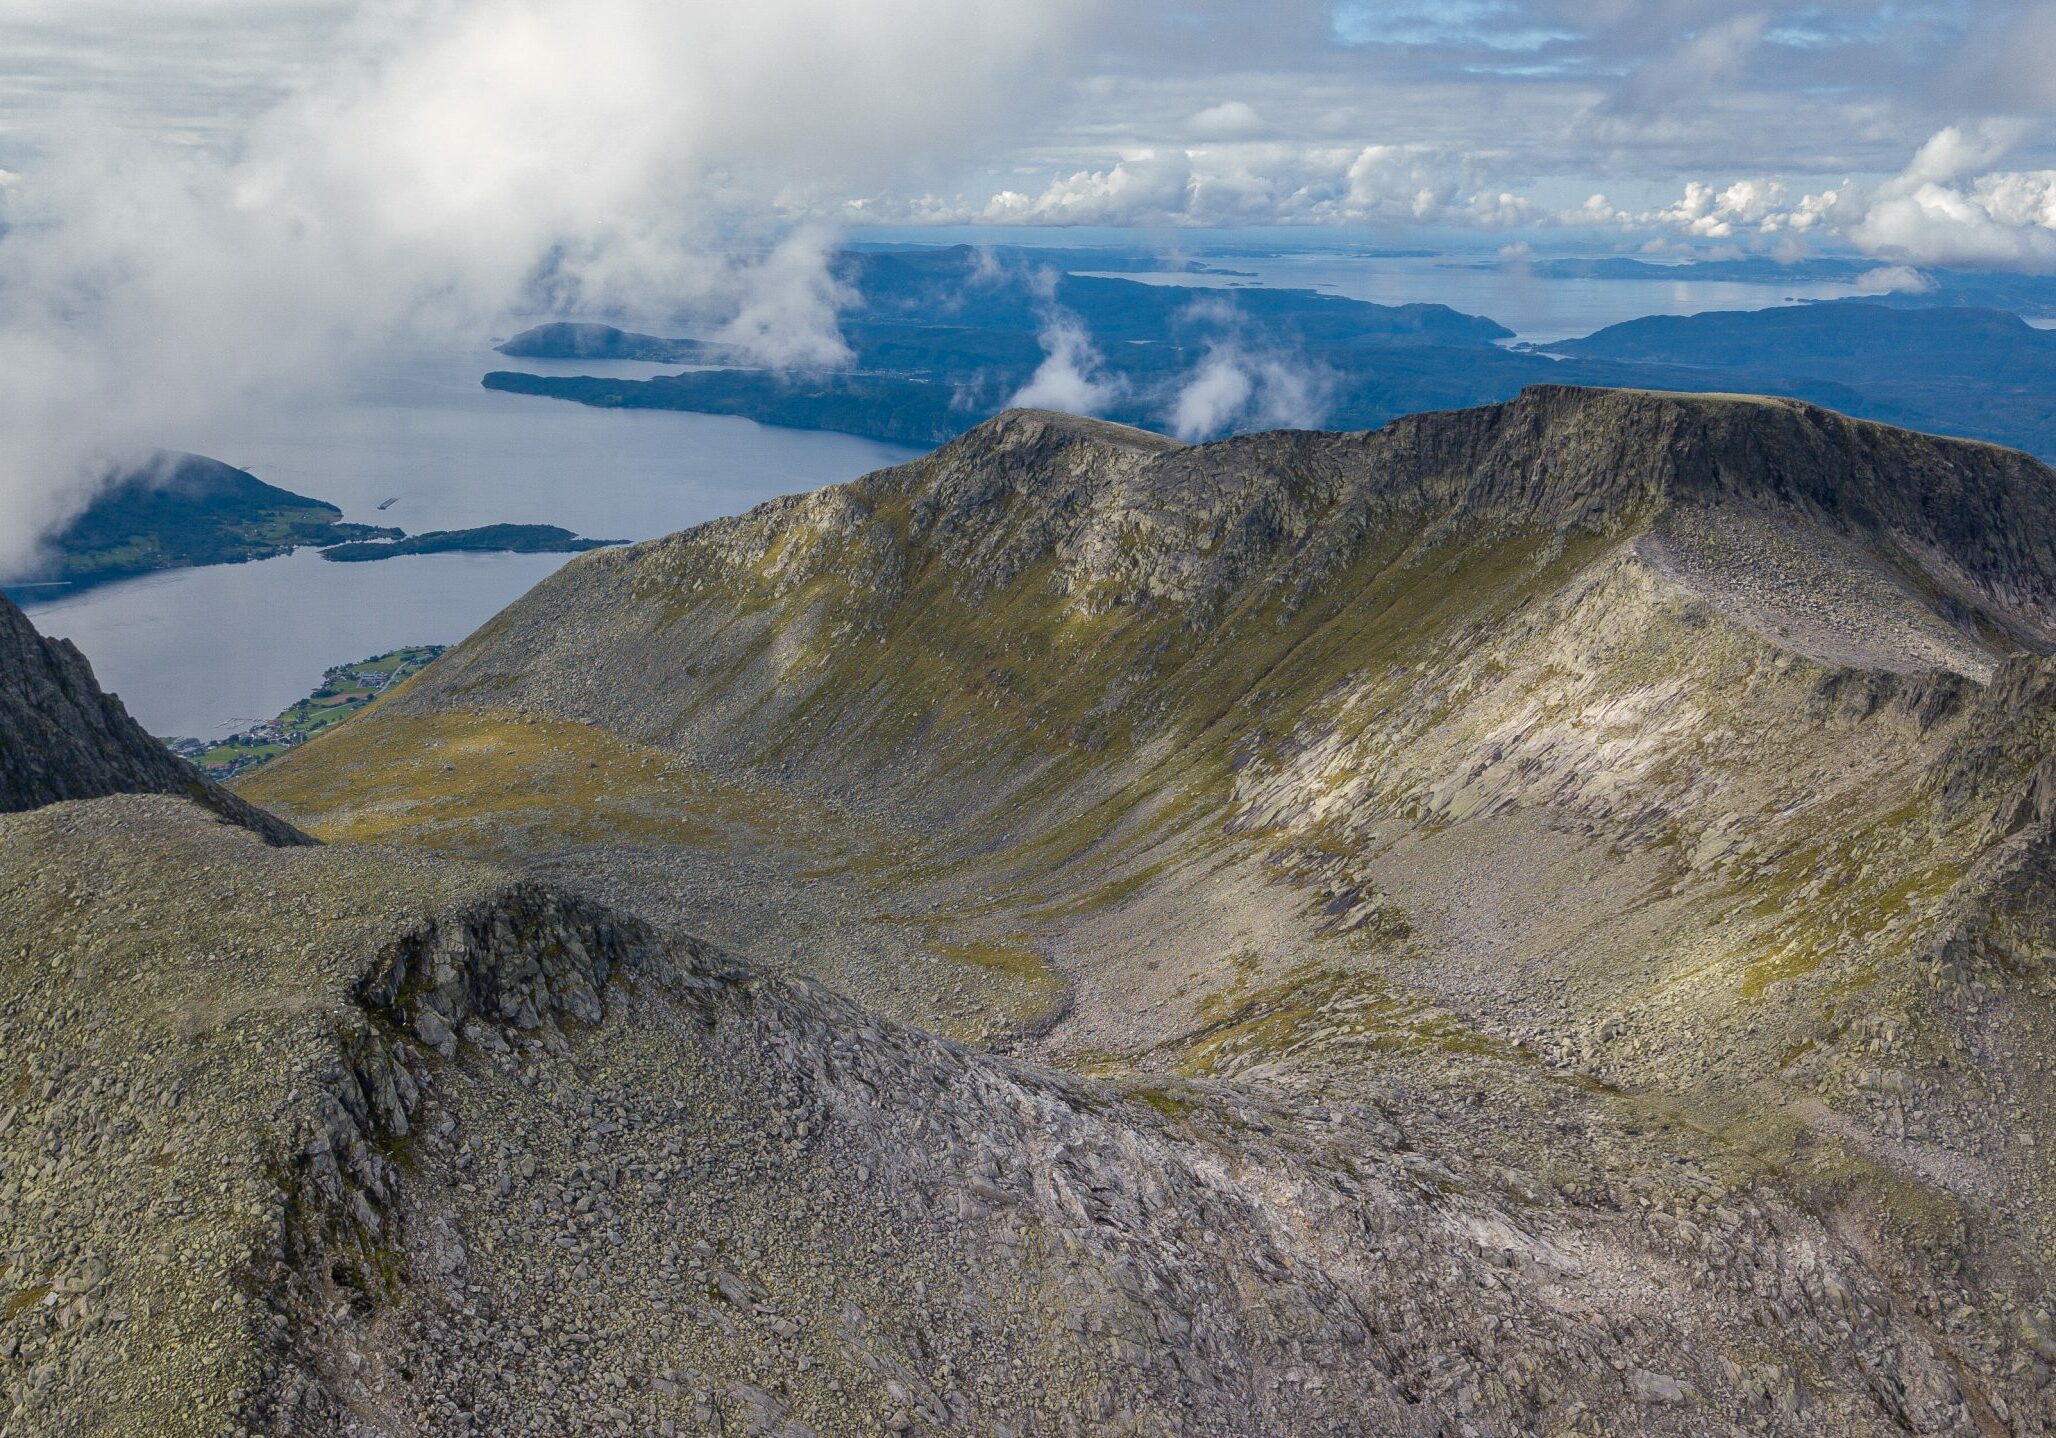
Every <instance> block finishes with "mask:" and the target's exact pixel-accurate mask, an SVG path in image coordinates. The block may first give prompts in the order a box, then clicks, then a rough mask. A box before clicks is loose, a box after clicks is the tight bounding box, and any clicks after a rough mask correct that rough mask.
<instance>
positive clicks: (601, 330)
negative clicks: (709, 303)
mask: <svg viewBox="0 0 2056 1438" xmlns="http://www.w3.org/2000/svg"><path fill="white" fill-rule="evenodd" d="M498 349H499V352H500V353H501V354H503V355H511V356H514V357H515V358H519V359H607V360H649V361H651V362H653V363H655V364H721V363H723V362H725V361H727V360H729V359H731V358H733V356H734V351H733V350H731V349H729V348H727V347H726V346H723V345H716V344H709V343H708V342H706V341H705V340H683V339H680V340H667V339H659V338H658V337H657V336H656V335H640V334H636V333H634V332H633V331H630V330H622V329H616V328H615V327H614V326H613V325H595V324H573V323H568V322H567V323H560V324H548V325H537V326H536V327H535V328H534V329H531V330H523V331H522V332H521V333H520V334H518V335H516V336H514V338H512V339H510V340H508V341H507V342H506V343H505V344H503V345H500V346H498Z"/></svg>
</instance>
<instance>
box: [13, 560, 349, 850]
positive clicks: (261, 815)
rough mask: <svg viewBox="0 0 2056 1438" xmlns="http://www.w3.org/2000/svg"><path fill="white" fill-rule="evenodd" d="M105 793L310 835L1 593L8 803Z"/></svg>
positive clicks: (288, 836)
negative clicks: (137, 711) (116, 690)
mask: <svg viewBox="0 0 2056 1438" xmlns="http://www.w3.org/2000/svg"><path fill="white" fill-rule="evenodd" d="M107 794H179V795H183V796H185V797H187V798H190V799H192V800H194V801H195V802H196V803H199V804H201V805H204V806H205V807H206V808H208V809H210V810H212V811H213V812H214V813H216V814H218V815H220V816H221V817H222V818H223V819H225V820H227V821H228V822H230V823H232V824H240V825H242V826H243V827H244V828H246V829H249V830H251V831H252V832H254V833H257V834H260V835H262V836H263V838H264V840H265V841H266V842H267V843H272V844H305V843H310V842H312V841H311V840H309V839H308V838H307V836H306V835H304V834H302V833H300V831H299V830H297V829H295V828H293V827H292V826H291V825H290V824H286V823H283V822H281V821H280V820H278V819H275V818H273V817H272V816H271V815H269V814H267V813H265V812H264V811H263V810H261V809H258V808H256V807H255V806H254V805H251V804H249V803H246V802H245V801H244V800H242V799H239V798H237V797H236V796H235V795H233V794H231V793H229V792H228V791H227V790H225V789H223V788H221V787H220V786H219V785H217V784H215V783H213V782H211V781H210V780H209V779H207V777H206V776H205V775H203V774H201V773H200V771H199V770H197V769H195V768H194V767H193V766H192V765H190V764H188V763H186V762H185V761H184V760H183V759H179V758H176V757H174V756H173V755H171V754H170V753H168V752H166V750H165V748H164V746H163V745H162V744H159V743H158V742H157V741H156V740H154V739H152V738H151V737H150V736H149V735H148V734H145V733H144V732H143V730H142V728H141V726H139V725H138V724H137V723H136V721H135V720H133V719H131V718H130V717H129V714H128V711H127V710H126V709H124V708H122V705H121V701H120V700H119V699H117V698H115V697H114V696H113V695H111V694H105V693H102V692H101V690H100V686H99V685H98V684H97V683H95V682H94V680H93V669H92V666H91V665H90V664H88V663H87V662H86V657H85V656H84V655H83V654H81V653H79V651H78V649H77V648H76V647H75V646H74V645H72V644H71V643H69V642H68V641H66V640H62V639H46V638H44V637H43V636H42V635H40V634H38V633H37V632H36V630H35V626H33V625H32V624H30V623H29V621H28V616H26V615H24V614H23V613H22V612H21V610H20V609H18V608H16V607H15V605H14V604H13V603H11V602H10V601H9V600H8V599H7V598H6V597H5V596H4V595H0V812H7V811H11V810H20V809H34V808H38V807H40V806H42V805H44V804H55V803H59V802H61V801H63V800H66V799H92V798H98V797H100V796H102V795H107Z"/></svg>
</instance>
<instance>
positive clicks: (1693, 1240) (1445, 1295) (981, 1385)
mask: <svg viewBox="0 0 2056 1438" xmlns="http://www.w3.org/2000/svg"><path fill="white" fill-rule="evenodd" d="M0 840H4V842H0V932H4V933H6V934H8V935H9V936H10V937H11V938H16V937H18V940H19V941H20V942H21V943H22V952H21V953H19V954H17V955H14V956H13V958H12V960H11V961H10V962H7V963H4V964H0V1038H4V1039H5V1040H6V1042H7V1044H8V1048H7V1052H8V1053H9V1055H10V1059H11V1060H16V1061H18V1062H19V1063H20V1064H21V1065H22V1067H23V1073H24V1074H25V1076H26V1077H25V1082H23V1083H22V1084H20V1085H17V1087H16V1090H15V1091H14V1092H13V1093H12V1094H11V1095H10V1101H9V1105H8V1107H7V1108H6V1109H5V1110H4V1111H0V1114H4V1117H0V1255H4V1259H5V1264H6V1267H5V1269H4V1270H0V1302H4V1307H0V1395H4V1398H5V1400H6V1402H7V1404H8V1405H9V1406H8V1407H7V1408H6V1409H4V1410H0V1411H4V1412H5V1414H6V1418H5V1422H6V1425H7V1429H8V1431H9V1432H10V1433H16V1434H22V1435H36V1438H42V1435H45V1434H60V1433H62V1434H72V1433H127V1432H135V1433H143V1432H148V1433H151V1434H153V1435H156V1434H164V1435H182V1434H188V1433H190V1434H215V1433H220V1432H223V1431H230V1432H233V1431H243V1432H248V1433H260V1434H265V1435H275V1438H286V1435H293V1438H301V1435H318V1434H338V1435H344V1434H347V1435H353V1438H371V1435H378V1438H393V1436H394V1435H403V1434H404V1435H414V1434H428V1433H435V1434H452V1433H526V1432H534V1433H551V1434H609V1435H611V1434H620V1433H660V1434H661V1433H733V1434H745V1433H760V1434H778V1435H783V1438H806V1435H821V1438H827V1435H831V1434H833V1435H840V1434H845V1433H863V1432H889V1433H981V1434H983V1433H994V1434H997V1433H1012V1434H1015V1435H1019V1438H1028V1435H1044V1434H1080V1433H1099V1432H1130V1433H1138V1434H1139V1433H1179V1434H1194V1435H1219V1438H1229V1435H1234V1438H1243V1435H1252V1434H1278V1435H1287V1434H1290V1435H1295V1438H1297V1435H1302V1434H1318V1433H1332V1434H1337V1435H1341V1434H1355V1433H1362V1432H1366V1431H1375V1432H1380V1433H1392V1434H1403V1435H1419V1438H1429V1435H1444V1434H1450V1433H1459V1432H1462V1431H1464V1430H1465V1429H1470V1430H1472V1431H1475V1432H1477V1433H1480V1434H1506V1435H1513V1434H1525V1433H1534V1432H1566V1433H1581V1432H1582V1433H1606V1434H1638V1435H1640V1434H1646V1435H1677V1438H1683V1435H1688V1434H1690V1435H1697V1434H1705V1433H1708V1432H1737V1433H1740V1432H1752V1433H1763V1434H1775V1435H1791V1438H1797V1435H1801V1434H1806V1435H1814V1434H1830V1435H1871V1434H1878V1435H1884V1434H1899V1433H1904V1432H1908V1431H1912V1432H1920V1433H1931V1434H1963V1435H1966V1438H1969V1435H1974V1434H1978V1433H1980V1432H1981V1431H1988V1430H1986V1429H1984V1428H1983V1427H1982V1426H1981V1425H1982V1424H1983V1423H1984V1420H1985V1419H1986V1418H1988V1417H1990V1416H1991V1415H1994V1414H1997V1413H2001V1412H2003V1413H2006V1414H2009V1415H2012V1416H2013V1417H2014V1418H2017V1419H2019V1420H2020V1421H2022V1422H2027V1423H2032V1422H2034V1421H2036V1420H2035V1417H2034V1415H2035V1412H2036V1410H2035V1409H2034V1407H2033V1406H2032V1405H2033V1404H2034V1402H2035V1401H2036V1400H2035V1399H2034V1397H2033V1381H2032V1377H2031V1376H2024V1374H2023V1373H2022V1372H2020V1371H2016V1372H2015V1373H2013V1374H2010V1375H2009V1374H2006V1373H2004V1372H2003V1370H2000V1369H1998V1368H1997V1367H1996V1366H1995V1363H1994V1359H1995V1358H1996V1357H1999V1356H2003V1355H1990V1354H1985V1353H1980V1352H1973V1351H1971V1350H1970V1349H1969V1348H1967V1346H1966V1345H1967V1343H1968V1342H1969V1341H1970V1339H1969V1337H1968V1336H1967V1335H1968V1334H1969V1332H1970V1330H1967V1329H1966V1328H1965V1326H1964V1325H1963V1323H1962V1321H1961V1320H1960V1319H1959V1318H1955V1317H1949V1318H1946V1319H1943V1320H1941V1322H1943V1323H1944V1324H1946V1326H1947V1331H1946V1332H1945V1331H1941V1330H1938V1329H1937V1327H1936V1326H1935V1320H1932V1319H1930V1318H1929V1317H1927V1316H1926V1311H1925V1310H1924V1309H1921V1308H1918V1307H1913V1306H1909V1305H1908V1304H1907V1303H1906V1302H1905V1301H1904V1299H1903V1298H1902V1296H1901V1295H1900V1294H1899V1293H1898V1292H1896V1291H1895V1290H1894V1288H1893V1287H1892V1285H1891V1283H1890V1282H1889V1281H1888V1279H1887V1278H1886V1277H1885V1276H1884V1275H1881V1274H1880V1273H1879V1272H1878V1271H1877V1270H1876V1269H1875V1267H1874V1266H1873V1265H1872V1263H1871V1261H1870V1259H1869V1258H1868V1257H1867V1256H1866V1254H1865V1253H1864V1252H1863V1250H1862V1249H1861V1247H1860V1246H1856V1245H1853V1244H1852V1243H1851V1242H1850V1241H1849V1240H1848V1238H1847V1237H1846V1236H1845V1235H1843V1234H1842V1233H1841V1232H1839V1231H1838V1229H1837V1228H1836V1226H1835V1225H1834V1224H1833V1223H1831V1222H1829V1221H1828V1220H1826V1219H1824V1218H1823V1217H1822V1216H1820V1215H1818V1214H1816V1213H1813V1212H1811V1211H1809V1210H1808V1209H1807V1208H1806V1207H1805V1206H1804V1205H1802V1204H1799V1203H1796V1202H1794V1201H1793V1199H1792V1198H1791V1197H1790V1196H1789V1195H1787V1194H1785V1193H1783V1192H1781V1191H1780V1188H1779V1186H1778V1184H1777V1183H1776V1182H1775V1180H1774V1179H1773V1178H1772V1177H1771V1176H1769V1175H1767V1174H1766V1173H1765V1172H1764V1171H1763V1168H1762V1166H1761V1164H1760V1163H1758V1162H1756V1161H1754V1160H1753V1159H1752V1158H1751V1157H1750V1156H1748V1155H1745V1154H1738V1153H1736V1152H1734V1151H1732V1150H1730V1149H1729V1148H1728V1147H1727V1146H1726V1145H1724V1144H1722V1143H1721V1142H1719V1141H1717V1140H1712V1139H1709V1138H1708V1137H1707V1136H1704V1135H1697V1134H1694V1133H1692V1132H1690V1131H1687V1130H1680V1129H1672V1128H1669V1127H1666V1126H1662V1125H1652V1122H1651V1115H1650V1113H1649V1111H1648V1110H1646V1109H1645V1108H1644V1107H1642V1106H1641V1105H1640V1104H1638V1103H1635V1102H1633V1101H1631V1100H1627V1099H1624V1098H1623V1099H1618V1100H1616V1099H1611V1098H1605V1097H1602V1096H1597V1095H1594V1094H1591V1093H1582V1094H1581V1093H1580V1092H1579V1091H1577V1090H1573V1089H1570V1088H1567V1087H1566V1086H1564V1085H1563V1084H1561V1083H1559V1082H1558V1081H1556V1080H1555V1079H1554V1078H1552V1077H1550V1076H1549V1075H1547V1074H1545V1073H1542V1072H1539V1071H1538V1070H1537V1069H1536V1068H1535V1066H1534V1064H1533V1063H1532V1061H1530V1060H1528V1059H1526V1058H1523V1057H1522V1056H1520V1055H1519V1054H1517V1053H1515V1052H1512V1051H1503V1052H1499V1053H1497V1054H1495V1055H1494V1056H1493V1057H1491V1058H1490V1059H1489V1060H1487V1061H1485V1062H1482V1063H1473V1064H1472V1065H1471V1066H1470V1067H1469V1068H1468V1070H1467V1072H1466V1076H1465V1077H1464V1079H1463V1080H1462V1081H1461V1082H1460V1083H1459V1084H1457V1085H1454V1086H1445V1085H1444V1084H1442V1083H1440V1082H1437V1081H1433V1080H1431V1079H1429V1078H1428V1077H1427V1076H1426V1075H1425V1074H1422V1073H1415V1074H1411V1075H1410V1074H1408V1073H1405V1072H1401V1071H1398V1070H1381V1071H1380V1072H1379V1074H1378V1076H1377V1078H1376V1081H1375V1082H1373V1083H1370V1084H1368V1085H1360V1086H1358V1087H1356V1088H1354V1089H1353V1090H1350V1091H1347V1092H1337V1093H1335V1094H1331V1095H1328V1096H1325V1097H1316V1096H1311V1095H1306V1094H1299V1093H1294V1092H1292V1091H1290V1090H1289V1089H1284V1088H1273V1087H1271V1086H1268V1085H1263V1084H1255V1085H1244V1084H1231V1083H1222V1082H1213V1081H1182V1080H1173V1079H1166V1078H1157V1079H1152V1080H1148V1081H1137V1082H1132V1083H1110V1082H1105V1081H1095V1080H1087V1079H1081V1078H1078V1077H1075V1076H1070V1075H1065V1074H1061V1073H1057V1072H1052V1071H1049V1070H1046V1069H1043V1068H1040V1067H1038V1066H1033V1065H1024V1064H1018V1063H1014V1062H1010V1061H1006V1060H1002V1059H997V1058H994V1057H992V1056H989V1055H982V1054H977V1053H973V1052H970V1051H967V1050H966V1049H964V1048H962V1047H961V1046H958V1045H955V1044H951V1043H947V1042H943V1041H940V1040H937V1039H935V1038H933V1037H931V1036H929V1035H926V1034H923V1033H920V1032H917V1031H914V1030H910V1029H907V1028H905V1027H903V1026H900V1025H897V1024H893V1023H889V1022H884V1021H881V1020H879V1019H877V1018H876V1017H875V1016H872V1015H869V1014H866V1013H864V1012H862V1011H861V1010H858V1009H857V1008H855V1007H854V1006H853V1005H851V1004H850V1003H848V1002H847V1001H846V1000H843V999H840V998H837V997H835V996H833V995H831V994H829V993H827V992H825V991H823V990H822V989H820V988H819V987H818V986H815V985H812V984H807V983H794V982H789V981H782V980H778V979H773V978H769V977H766V976H764V975H761V974H757V973H753V972H751V971H750V970H749V969H748V968H746V967H745V966H743V965H740V964H738V963H736V962H734V961H733V960H731V959H728V958H726V957H724V956H722V955H720V954H718V953H716V952H714V951H712V950H711V949H709V948H708V947H707V946H705V945H703V944H700V943H698V942H696V941H692V940H687V939H674V940H669V941H666V940H663V939H661V938H659V937H658V936H656V935H654V934H652V933H651V932H650V931H648V930H647V929H645V928H643V927H642V926H640V925H637V924H635V923H633V922H629V921H625V920H621V919H618V918H616V917H614V916H611V915H609V914H607V913H605V912H603V911H601V910H598V909H595V908H593V907H592V906H590V905H588V904H585V903H583V902H581V901H578V900H575V899H570V898H566V897H565V896H563V895H561V894H554V893H552V892H550V891H548V890H546V889H543V888H539V887H537V886H534V885H532V884H524V883H510V882H508V880H507V879H506V878H505V876H503V875H499V874H496V873H494V872H493V871H490V870H484V869H479V868H476V867H473V866H468V865H450V864H445V863H438V862H431V861H428V860H425V859H423V858H421V857H419V856H410V855H407V854H405V853H403V852H399V851H392V850H384V851H380V850H370V849H367V850H362V851H358V852H354V853H353V852H350V851H347V850H344V849H342V848H340V847H336V848H331V849H327V850H316V851H306V852H280V851H269V852H267V851H266V850H263V849H261V848H259V847H257V846H256V845H254V844H253V843H251V841H250V840H248V839H247V838H246V837H243V836H240V835H235V834H233V833H232V832H230V831H224V830H222V829H221V828H220V827H219V826H214V825H210V824H206V823H204V822H201V821H199V819H198V817H197V816H196V815H195V814H194V812H193V811H192V810H191V809H190V808H189V807H188V806H185V805H182V804H178V803H176V802H173V801H169V800H165V799H161V798H152V799H142V798H120V799H114V800H108V801H102V802H99V803H93V804H67V805H60V806H55V807H52V808H48V809H45V810H42V811H39V812H37V813H34V814H28V815H16V816H9V817H6V818H0ZM230 859H232V860H234V861H235V862H234V864H233V868H234V870H235V872H237V874H238V875H239V881H238V883H237V884H236V886H235V888H234V890H233V891H232V892H229V893H223V892H220V891H219V889H218V888H216V887H215V885H214V884H213V883H210V882H208V881H207V880H208V876H212V875H219V874H221V873H223V872H224V870H225V869H227V868H228V867H230V866H229V865H228V864H226V863H225V862H224V861H225V860H230ZM138 912H141V913H142V914H145V915H147V916H148V917H147V919H146V920H145V921H144V922H142V923H139V922H138V920H137V917H136V916H137V914H138ZM59 916H62V921H61V922H59ZM195 939H205V940H206V941H207V943H205V944H198V943H195V942H194V940H195ZM136 952H152V953H157V954H160V955H161V956H162V958H161V960H160V962H159V963H158V964H157V965H156V966H155V967H154V968H152V969H150V970H148V971H146V972H144V973H142V974H140V975H139V976H138V977H137V978H136V979H135V980H133V981H131V982H128V983H116V984H110V983H109V979H110V977H111V976H113V975H117V974H123V973H126V972H128V971H129V968H130V964H131V962H132V956H133V954H134V953H136ZM231 955H232V956H233V957H230V956H231ZM88 1005H92V1006H93V1016H94V1019H95V1020H96V1023H95V1026H94V1030H93V1032H94V1034H95V1035H96V1036H97V1039H98V1041H97V1042H90V1043H88V1042H82V1041H81V1037H80V1035H78V1034H77V1033H76V1032H74V1029H73V1027H72V1025H74V1024H75V1023H76V1017H77V1016H78V1015H81V1014H82V1013H84V1012H85V1011H86V1008H87V1006H88ZM1481 1107H1482V1109H1483V1111H1484V1113H1485V1114H1486V1116H1487V1118H1488V1120H1489V1126H1488V1127H1487V1128H1483V1129H1481V1128H1480V1126H1479V1110H1480V1108H1481ZM1545 1149H1546V1151H1547V1152H1548V1155H1549V1157H1548V1159H1547V1161H1546V1162H1540V1161H1537V1160H1536V1158H1535V1157H1534V1155H1538V1154H1541V1153H1543V1152H1545ZM1523 1153H1525V1154H1527V1155H1529V1156H1528V1157H1521V1156H1520V1155H1522V1154H1523ZM174 1248H175V1249H176V1251H177V1253H178V1255H179V1258H180V1262H179V1263H177V1264H167V1263H166V1262H164V1260H163V1255H164V1254H165V1253H166V1252H167V1251H169V1250H172V1249H174Z"/></svg>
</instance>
